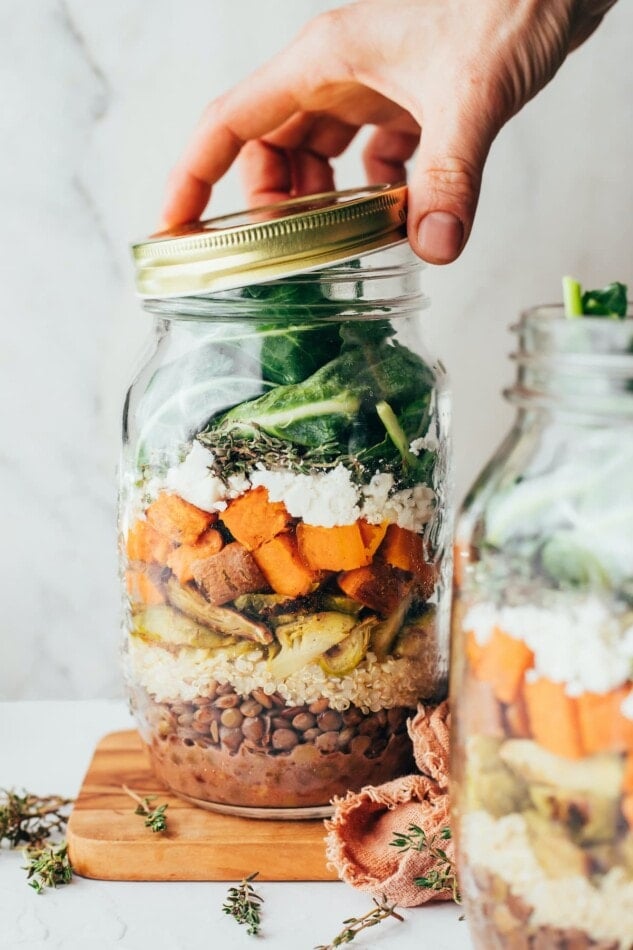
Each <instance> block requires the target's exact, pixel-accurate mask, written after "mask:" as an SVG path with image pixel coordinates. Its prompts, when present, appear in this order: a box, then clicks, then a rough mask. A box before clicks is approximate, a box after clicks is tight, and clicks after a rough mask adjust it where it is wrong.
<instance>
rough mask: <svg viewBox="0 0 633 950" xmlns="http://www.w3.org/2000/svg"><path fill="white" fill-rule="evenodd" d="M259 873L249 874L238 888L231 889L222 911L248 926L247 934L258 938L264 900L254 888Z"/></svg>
mask: <svg viewBox="0 0 633 950" xmlns="http://www.w3.org/2000/svg"><path fill="white" fill-rule="evenodd" d="M258 874H259V871H254V872H253V874H249V875H248V877H245V878H244V879H243V881H242V882H241V883H240V884H238V886H237V887H230V888H229V893H228V896H227V898H226V901H225V902H224V904H222V910H223V911H224V913H225V914H229V915H230V916H231V917H233V918H234V919H235V920H236V921H237V922H238V924H245V925H246V933H247V934H250V935H251V937H255V936H257V934H258V933H259V930H260V926H261V905H262V904H263V903H264V898H263V897H262V896H261V895H260V894H258V893H257V891H256V890H255V889H254V888H253V884H252V882H253V881H254V880H255V878H256V877H257V875H258Z"/></svg>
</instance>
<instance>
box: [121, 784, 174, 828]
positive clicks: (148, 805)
mask: <svg viewBox="0 0 633 950" xmlns="http://www.w3.org/2000/svg"><path fill="white" fill-rule="evenodd" d="M121 787H122V788H123V791H124V792H125V794H126V795H129V796H130V798H132V799H133V800H134V801H135V802H137V806H136V809H135V810H134V814H135V815H140V816H141V817H142V818H144V819H145V827H146V828H151V830H152V831H154V832H156V833H159V832H163V831H166V830H167V815H166V814H165V812H166V810H167V809H168V808H169V805H157V806H155V807H152V802H154V801H156V799H157V798H158V795H145V796H144V797H143V798H141V796H140V795H137V794H136V792H133V791H132V790H131V789H130V788H128V787H127V785H123V786H121Z"/></svg>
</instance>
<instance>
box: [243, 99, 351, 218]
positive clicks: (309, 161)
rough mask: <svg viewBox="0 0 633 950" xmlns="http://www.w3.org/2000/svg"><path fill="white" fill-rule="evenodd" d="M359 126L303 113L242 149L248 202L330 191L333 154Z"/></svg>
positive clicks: (263, 202)
mask: <svg viewBox="0 0 633 950" xmlns="http://www.w3.org/2000/svg"><path fill="white" fill-rule="evenodd" d="M357 132H358V128H357V127H356V126H353V125H351V124H349V123H347V122H342V121H340V120H339V119H335V118H333V117H331V116H325V115H312V114H309V113H300V114H298V115H296V116H293V117H292V118H291V119H290V120H289V121H288V122H286V123H284V124H283V125H282V126H281V127H280V128H279V129H276V130H275V131H274V132H272V133H270V134H269V135H267V136H265V138H264V139H259V140H257V141H254V142H248V143H247V144H246V145H245V146H244V148H243V149H242V153H241V156H240V168H241V173H242V181H243V184H244V191H245V194H246V199H247V201H248V203H249V204H250V205H258V204H269V203H272V202H274V201H283V200H284V199H287V198H291V197H294V196H298V195H307V194H315V193H318V192H322V191H332V190H333V188H334V172H333V169H332V166H331V164H330V161H329V159H330V158H334V157H335V156H336V155H339V154H340V153H341V152H342V151H344V149H345V148H346V147H347V145H348V144H349V143H350V142H351V140H352V139H353V138H354V136H355V135H356V133H357Z"/></svg>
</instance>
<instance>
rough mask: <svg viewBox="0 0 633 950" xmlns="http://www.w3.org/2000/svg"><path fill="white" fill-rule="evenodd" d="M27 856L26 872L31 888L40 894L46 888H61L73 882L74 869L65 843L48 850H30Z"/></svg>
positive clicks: (26, 853)
mask: <svg viewBox="0 0 633 950" xmlns="http://www.w3.org/2000/svg"><path fill="white" fill-rule="evenodd" d="M25 856H26V858H27V859H28V864H27V865H26V866H25V868H24V870H25V871H26V872H27V875H26V876H27V879H28V883H29V887H32V888H33V890H34V891H36V892H37V893H38V894H41V893H42V891H43V890H44V888H46V887H59V886H60V885H62V884H69V883H70V881H71V880H72V876H73V868H72V865H71V863H70V858H69V857H68V845H67V844H66V842H65V841H62V842H60V843H59V844H57V845H50V846H49V847H47V848H33V847H31V848H28V849H27V850H26V851H25Z"/></svg>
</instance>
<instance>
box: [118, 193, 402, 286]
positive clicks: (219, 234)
mask: <svg viewBox="0 0 633 950" xmlns="http://www.w3.org/2000/svg"><path fill="white" fill-rule="evenodd" d="M406 197H407V189H406V186H404V185H398V186H393V185H375V186H372V187H367V188H362V189H353V190H348V191H332V192H327V193H323V194H319V195H308V196H307V197H303V198H291V199H290V200H288V201H282V202H279V203H278V204H271V205H265V206H262V207H260V208H253V209H251V210H249V211H242V212H238V213H237V214H228V215H224V216H222V217H219V218H210V219H209V220H208V221H196V222H194V223H193V224H187V225H184V226H183V227H180V228H177V229H174V230H170V231H162V232H160V233H159V234H157V235H155V236H153V237H151V238H149V239H147V240H145V241H140V242H138V243H137V244H133V245H132V254H133V256H134V262H135V265H136V287H137V290H138V292H139V294H141V296H143V297H185V296H190V295H194V294H200V295H202V294H209V293H217V292H218V291H222V290H230V289H231V288H234V287H243V286H244V285H246V284H257V283H262V282H264V281H268V280H275V279H276V278H280V277H287V276H290V275H291V274H296V273H298V272H300V271H306V270H314V269H316V268H319V267H325V266H326V265H327V264H333V263H337V262H341V261H344V260H349V259H351V258H354V257H356V256H357V255H359V254H362V253H366V252H367V251H373V250H377V249H378V248H381V247H387V246H389V245H392V244H398V243H400V242H401V241H403V240H405V239H406V236H407V228H406V217H407V215H406Z"/></svg>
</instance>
